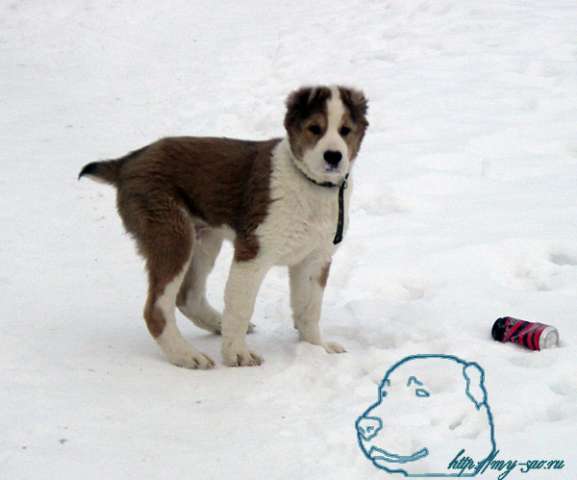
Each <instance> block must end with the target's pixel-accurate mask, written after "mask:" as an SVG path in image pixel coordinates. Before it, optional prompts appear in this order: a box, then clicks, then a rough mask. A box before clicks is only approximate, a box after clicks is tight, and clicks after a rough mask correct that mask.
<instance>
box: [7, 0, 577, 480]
mask: <svg viewBox="0 0 577 480" xmlns="http://www.w3.org/2000/svg"><path fill="white" fill-rule="evenodd" d="M576 33H577V4H575V2H574V0H548V1H546V2H545V1H538V0H531V1H529V0H527V1H520V0H517V1H514V0H485V1H472V0H462V1H457V0H437V1H432V0H430V1H426V0H410V1H404V0H384V1H368V0H363V1H361V0H347V1H343V0H339V1H337V0H316V1H315V2H289V1H278V2H274V3H273V2H267V3H265V2H257V1H254V0H251V1H242V2H240V1H232V0H226V1H219V2H213V1H210V0H197V1H195V2H189V1H185V0H173V1H171V2H157V1H152V0H143V1H140V2H131V1H128V0H117V1H112V0H106V1H101V2H96V1H89V0H84V1H78V2H71V1H67V0H54V1H51V2H41V1H36V2H33V1H18V0H16V1H9V0H5V1H2V2H0V111H1V115H0V145H2V149H1V153H0V159H1V167H2V174H1V175H0V198H1V200H2V208H1V209H0V223H1V228H2V231H3V232H4V233H3V235H2V243H1V245H0V264H1V265H2V270H1V272H0V285H1V287H2V301H1V302H0V316H1V318H2V321H1V322H0V332H1V337H0V340H1V345H0V365H1V371H0V372H1V373H0V387H1V393H0V407H1V413H0V432H2V435H1V436H0V478H1V479H7V480H17V479H27V480H28V479H34V480H36V479H39V480H40V479H52V478H54V477H58V478H61V479H77V478H82V479H83V480H89V479H102V478H106V479H128V478H138V479H157V478H158V479H160V478H199V479H221V478H258V479H294V478H307V479H326V478H330V479H371V478H374V479H377V478H383V477H385V476H387V475H386V474H385V473H384V472H382V471H379V470H377V469H376V468H375V467H374V466H373V465H371V464H370V463H369V462H368V461H367V460H366V459H365V458H364V457H363V455H362V453H361V451H360V449H359V448H358V445H357V442H356V434H355V430H354V422H355V419H356V417H357V416H358V415H359V414H360V413H362V411H363V410H364V409H365V408H366V407H367V406H368V405H369V404H370V403H371V402H373V401H374V400H375V396H376V392H377V384H378V382H379V381H380V380H381V378H382V376H383V374H384V373H385V372H386V370H387V369H388V368H389V367H390V366H391V365H392V364H393V363H394V362H396V361H398V360H400V359H401V358H403V357H404V356H406V355H410V354H415V353H441V354H451V355H457V356H459V357H461V358H463V359H466V360H469V361H476V362H478V363H479V364H480V365H481V366H482V367H483V368H484V370H485V374H486V387H487V391H488V393H489V400H490V404H491V407H492V411H493V415H494V420H495V429H496V436H497V445H498V447H499V449H500V450H501V452H502V454H501V455H500V458H505V459H519V460H523V459H557V458H561V459H564V460H565V462H566V467H565V469H564V470H562V471H558V472H531V473H527V474H523V473H520V471H519V470H516V471H515V472H513V473H512V474H511V475H509V476H508V477H507V478H527V479H531V480H533V479H540V478H547V479H555V478H558V479H566V478H573V477H574V476H575V475H577V464H576V461H577V460H576V456H577V455H576V451H577V449H576V447H575V437H576V434H577V326H576V320H575V315H576V307H577V295H576V294H577V290H576V287H577V243H576V241H575V240H576V238H577V193H576V180H577V124H576V118H577V94H576V92H577V43H576V40H577V37H576ZM317 82H328V83H333V82H338V83H345V84H351V85H355V86H358V87H361V88H363V89H364V90H365V92H366V94H367V95H368V97H369V98H370V122H371V126H370V130H369V132H368V135H367V137H366V140H365V143H364V145H363V148H362V152H361V156H360V158H359V159H358V162H357V165H356V170H355V177H356V179H355V182H356V188H355V194H354V198H353V204H352V207H351V228H350V230H349V235H348V237H347V238H346V239H345V242H344V244H343V246H342V248H341V249H340V251H339V252H338V254H337V256H336V259H335V262H334V266H333V269H332V271H331V277H330V280H329V287H328V289H327V293H326V300H325V303H324V312H323V325H324V331H325V332H326V336H327V338H330V339H335V340H337V341H339V342H341V343H343V344H344V345H346V346H347V347H348V350H349V353H347V354H344V355H338V356H335V355H332V356H329V355H326V354H325V353H324V352H322V351H320V350H319V349H317V348H314V347H311V346H308V345H304V344H299V343H297V341H296V340H297V338H296V333H295V331H294V330H293V328H292V325H291V320H290V311H289V306H288V300H287V299H288V279H287V275H286V272H285V271H284V270H282V269H278V270H275V271H272V272H271V273H270V275H269V276H268V278H267V280H266V282H265V284H264V286H263V288H262V290H261V292H260V295H259V297H258V302H257V307H256V312H255V315H254V318H253V321H254V322H255V323H256V324H257V331H256V333H255V334H253V335H251V336H250V338H249V342H250V344H251V346H252V347H254V349H255V350H256V351H257V352H259V353H261V354H262V355H263V356H264V358H265V364H264V365H263V366H261V367H259V368H244V369H229V368H224V367H222V364H221V363H219V365H218V367H217V368H216V369H215V370H213V371H208V372H199V371H189V370H184V369H178V368H175V367H173V366H171V365H169V364H168V363H167V362H166V361H165V360H164V359H163V358H162V357H161V354H160V352H159V351H158V349H157V347H156V345H155V344H154V342H153V341H152V340H151V339H150V337H149V335H148V333H147V331H146V328H145V326H144V322H143V320H142V318H141V312H142V307H143V301H144V295H145V291H146V285H145V276H144V274H143V268H142V261H141V260H140V259H139V258H138V257H137V255H136V254H135V251H134V246H133V244H132V242H131V241H130V239H129V238H128V237H127V235H126V234H125V233H123V230H122V227H121V224H120V221H119V218H118V216H117V214H116V212H115V205H114V203H115V200H114V192H113V190H112V189H110V188H108V187H104V186H102V185H99V184H96V183H91V182H88V181H82V182H77V181H76V175H77V173H78V171H79V169H80V167H81V166H82V165H83V164H85V163H87V162H89V161H93V160H95V159H98V158H110V157H115V156H120V155H122V154H124V153H126V152H127V151H129V150H131V149H133V148H136V147H139V146H142V145H144V144H146V143H149V142H150V141H152V140H154V139H156V138H158V137H160V136H165V135H176V134H188V135H223V136H224V135H226V136H234V137H244V138H267V137H270V136H277V135H281V134H282V116H283V101H284V98H285V96H286V95H287V93H288V92H289V91H290V90H292V89H293V88H296V87H297V86H299V85H301V84H310V83H317ZM230 258H231V250H230V248H229V247H227V249H226V250H225V252H224V255H223V256H222V257H221V258H220V260H219V263H218V265H217V268H216V270H215V272H214V274H213V276H212V277H211V279H210V298H211V299H212V301H213V303H214V304H215V305H216V306H218V307H222V289H223V282H224V281H225V278H226V272H227V266H228V263H229V261H230ZM507 314H508V315H514V316H517V317H520V318H526V319H529V320H534V321H542V322H545V323H550V324H553V325H555V326H556V327H557V328H558V329H559V332H560V335H561V339H562V344H561V348H558V349H555V350H549V351H543V352H529V351H526V350H523V349H521V348H519V347H516V346H514V345H503V344H499V343H496V342H494V341H493V340H492V339H491V338H490V327H491V324H492V322H493V321H494V319H495V318H497V317H499V316H502V315H507ZM181 325H182V328H183V331H184V332H185V335H186V337H187V338H188V339H189V340H190V341H191V342H192V343H193V344H194V345H195V346H196V347H198V348H199V349H201V350H202V351H204V352H206V353H208V354H210V355H212V356H213V358H216V359H217V360H220V356H219V348H220V347H219V344H220V339H219V337H216V336H211V335H207V334H206V333H204V332H201V331H199V330H198V329H196V328H195V327H193V326H192V325H190V324H187V323H185V321H184V319H182V323H181ZM451 408H452V406H451V404H447V410H448V411H450V410H451ZM438 442H439V444H442V442H443V439H442V438H439V439H438ZM483 478H491V479H493V478H497V473H496V472H486V473H485V474H484V475H483Z"/></svg>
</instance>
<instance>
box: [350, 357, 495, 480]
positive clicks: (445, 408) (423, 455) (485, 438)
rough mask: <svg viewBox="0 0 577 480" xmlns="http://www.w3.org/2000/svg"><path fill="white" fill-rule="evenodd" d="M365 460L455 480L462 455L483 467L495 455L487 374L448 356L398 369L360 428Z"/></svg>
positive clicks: (389, 376)
mask: <svg viewBox="0 0 577 480" xmlns="http://www.w3.org/2000/svg"><path fill="white" fill-rule="evenodd" d="M355 426H356V430H357V439H358V442H359V445H360V447H361V449H362V450H363V452H364V454H365V456H366V457H367V458H368V459H369V460H370V461H371V462H372V463H373V464H374V465H375V466H377V467H378V468H380V469H383V470H385V471H387V472H390V473H402V474H404V475H405V476H426V475H433V474H435V475H441V476H446V475H455V474H458V473H459V470H455V469H454V468H453V467H451V466H450V463H451V460H452V459H454V458H455V456H456V454H458V452H459V451H461V450H464V455H466V456H469V457H470V458H472V459H474V460H475V462H476V465H475V469H472V470H467V471H464V472H462V473H461V475H462V476H473V475H474V474H475V473H477V470H476V469H477V468H478V462H481V461H483V460H485V459H486V458H487V457H488V456H489V455H490V454H491V453H492V452H493V451H495V448H496V447H495V439H494V430H493V420H492V415H491V411H490V408H489V404H488V400H487V392H486V390H485V385H484V373H483V370H482V369H481V368H480V367H479V365H477V364H476V363H469V362H466V361H464V360H461V359H459V358H457V357H452V356H447V355H417V356H413V357H407V358H405V359H403V360H402V361H400V362H399V363H397V364H396V365H394V366H393V367H392V368H391V369H390V370H389V371H388V372H387V373H386V375H385V377H384V378H383V381H382V382H381V384H380V386H379V391H378V401H377V402H376V403H374V404H373V405H371V406H370V407H369V408H368V409H367V410H366V411H365V412H364V413H363V414H362V415H361V416H360V417H359V418H358V419H357V422H356V425H355Z"/></svg>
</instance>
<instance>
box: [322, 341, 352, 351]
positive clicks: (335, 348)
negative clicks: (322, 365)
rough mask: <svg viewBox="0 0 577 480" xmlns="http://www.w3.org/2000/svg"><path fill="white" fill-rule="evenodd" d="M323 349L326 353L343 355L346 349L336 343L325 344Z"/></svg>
mask: <svg viewBox="0 0 577 480" xmlns="http://www.w3.org/2000/svg"><path fill="white" fill-rule="evenodd" d="M323 347H324V349H325V351H326V352H327V353H345V352H346V351H347V349H346V348H345V347H343V346H342V345H341V344H339V343H337V342H325V343H323Z"/></svg>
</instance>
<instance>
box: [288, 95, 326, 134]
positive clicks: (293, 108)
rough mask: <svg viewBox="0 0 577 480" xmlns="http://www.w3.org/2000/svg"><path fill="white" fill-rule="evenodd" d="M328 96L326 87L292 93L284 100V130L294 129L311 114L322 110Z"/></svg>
mask: <svg viewBox="0 0 577 480" xmlns="http://www.w3.org/2000/svg"><path fill="white" fill-rule="evenodd" d="M330 96H331V91H330V89H328V88H327V87H301V88H299V89H298V90H295V91H294V92H292V93H291V94H290V95H289V96H288V97H287V99H286V109H287V110H286V115H285V119H284V126H285V128H286V129H287V130H289V129H290V128H294V127H296V126H298V125H299V124H300V123H301V122H302V121H303V120H305V119H306V118H307V117H309V116H310V115H311V114H313V113H316V112H318V111H321V110H323V109H324V108H325V103H326V101H327V100H328V99H329V98H330Z"/></svg>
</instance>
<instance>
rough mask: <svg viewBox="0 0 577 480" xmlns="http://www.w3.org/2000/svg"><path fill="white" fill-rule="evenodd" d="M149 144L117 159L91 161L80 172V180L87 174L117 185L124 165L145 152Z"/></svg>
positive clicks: (94, 178)
mask: <svg viewBox="0 0 577 480" xmlns="http://www.w3.org/2000/svg"><path fill="white" fill-rule="evenodd" d="M147 148H148V146H146V147H143V148H140V149H138V150H135V151H134V152H130V153H129V154H128V155H125V156H124V157H121V158H117V159H115V160H103V161H101V162H91V163H89V164H87V165H84V167H82V170H80V174H79V175H78V180H80V179H81V178H82V177H84V176H85V175H86V176H87V177H91V178H92V179H93V180H96V181H101V182H105V183H110V184H112V185H116V184H117V183H118V178H119V177H120V170H121V168H122V165H124V163H125V162H127V161H128V160H131V159H133V158H136V157H138V156H140V154H141V153H143V152H144V151H145V150H146V149H147Z"/></svg>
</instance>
